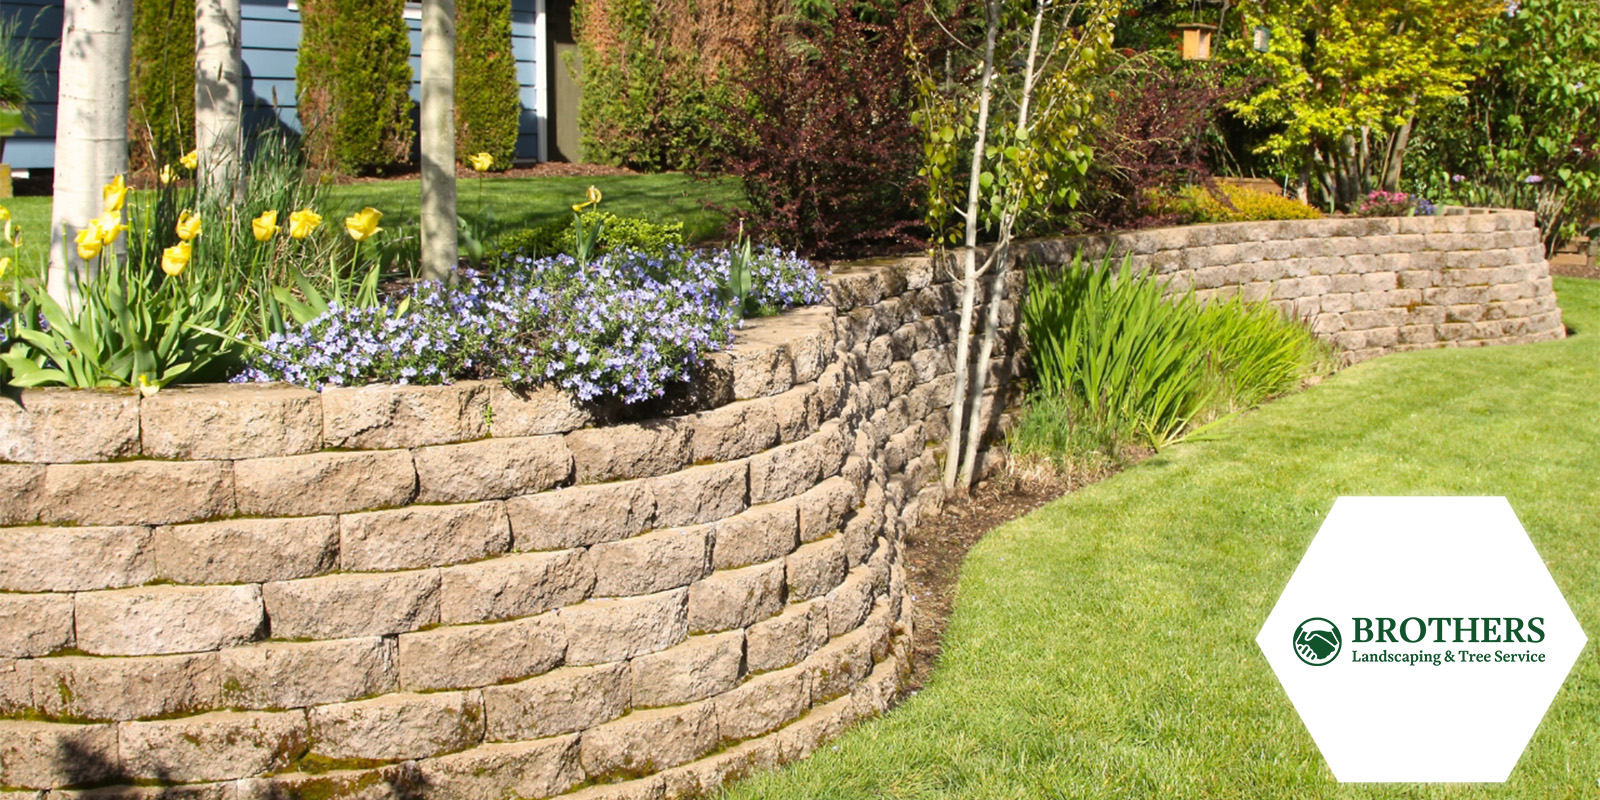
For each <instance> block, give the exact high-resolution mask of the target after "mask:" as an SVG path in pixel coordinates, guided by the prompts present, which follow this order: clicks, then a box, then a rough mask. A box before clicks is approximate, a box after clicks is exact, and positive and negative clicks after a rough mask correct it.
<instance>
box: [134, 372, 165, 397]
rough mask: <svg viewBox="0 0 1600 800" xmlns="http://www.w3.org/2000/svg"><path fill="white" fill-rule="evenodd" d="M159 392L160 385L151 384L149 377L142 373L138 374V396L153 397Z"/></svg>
mask: <svg viewBox="0 0 1600 800" xmlns="http://www.w3.org/2000/svg"><path fill="white" fill-rule="evenodd" d="M159 391H161V384H159V383H151V382H150V376H148V375H145V374H144V373H142V372H141V373H139V394H141V395H143V396H145V397H155V396H156V393H157V392H159Z"/></svg>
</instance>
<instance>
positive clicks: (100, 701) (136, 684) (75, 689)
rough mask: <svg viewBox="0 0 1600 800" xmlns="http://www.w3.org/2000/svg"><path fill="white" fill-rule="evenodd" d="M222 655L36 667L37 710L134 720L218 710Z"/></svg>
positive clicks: (46, 662)
mask: <svg viewBox="0 0 1600 800" xmlns="http://www.w3.org/2000/svg"><path fill="white" fill-rule="evenodd" d="M217 663H218V662H217V654H216V653H199V654H186V655H176V656H153V657H147V658H89V657H85V656H62V657H57V658H40V659H36V660H35V661H34V662H33V668H32V669H31V670H30V673H31V675H30V682H31V683H32V684H33V702H34V707H35V708H37V709H38V710H39V711H41V712H43V713H45V714H48V715H50V716H53V717H70V718H73V719H77V720H86V719H92V720H130V719H145V718H149V717H164V716H172V715H176V714H183V713H188V712H193V711H200V710H205V709H211V708H215V707H216V706H217V701H218V691H219V689H220V688H221V686H222V684H221V681H220V680H219V676H218V673H217Z"/></svg>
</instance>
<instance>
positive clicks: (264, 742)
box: [117, 711, 306, 783]
mask: <svg viewBox="0 0 1600 800" xmlns="http://www.w3.org/2000/svg"><path fill="white" fill-rule="evenodd" d="M117 732H118V740H119V744H120V750H121V754H122V766H123V769H124V770H125V772H126V774H127V776H128V777H131V778H134V779H136V780H148V781H154V780H160V781H163V782H172V783H194V782H198V781H221V780H231V779H233V778H246V777H252V776H256V775H264V774H266V773H268V772H273V771H276V770H281V769H284V768H286V767H288V766H289V765H290V764H291V763H293V762H294V760H295V759H297V758H299V757H300V755H301V754H302V753H304V752H305V746H306V716H305V712H302V711H287V712H281V713H267V712H259V711H252V712H232V711H218V712H213V713H210V714H201V715H199V716H194V717H181V718H179V719H169V720H161V721H158V722H124V723H122V724H120V725H119V726H118V731H117Z"/></svg>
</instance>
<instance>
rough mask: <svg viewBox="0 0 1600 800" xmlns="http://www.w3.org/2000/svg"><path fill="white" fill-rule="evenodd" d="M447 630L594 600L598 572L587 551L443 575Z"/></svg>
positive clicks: (484, 564) (466, 567)
mask: <svg viewBox="0 0 1600 800" xmlns="http://www.w3.org/2000/svg"><path fill="white" fill-rule="evenodd" d="M439 573H440V576H441V578H442V589H441V592H440V601H439V621H440V622H443V623H444V624H446V625H456V624H461V623H472V622H487V621H490V620H497V619H513V618H516V617H531V616H533V615H535V614H541V613H544V612H545V611H548V610H550V609H552V608H560V607H562V606H566V605H570V604H572V603H576V602H578V601H580V600H582V599H583V598H585V597H588V596H589V590H590V589H592V588H593V587H594V568H593V567H592V566H590V564H589V561H588V559H587V558H586V557H585V556H584V553H583V551H582V550H560V551H556V552H550V553H523V554H520V555H513V556H502V557H500V558H492V559H489V560H487V561H479V562H476V563H473V564H462V565H460V566H455V567H445V568H444V569H442V570H439Z"/></svg>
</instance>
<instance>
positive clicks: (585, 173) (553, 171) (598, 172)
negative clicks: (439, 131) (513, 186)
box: [333, 161, 641, 185]
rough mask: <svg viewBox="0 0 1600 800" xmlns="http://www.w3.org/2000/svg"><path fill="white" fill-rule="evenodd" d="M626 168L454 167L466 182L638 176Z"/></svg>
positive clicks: (407, 176) (411, 176) (559, 164)
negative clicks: (478, 169) (488, 169)
mask: <svg viewBox="0 0 1600 800" xmlns="http://www.w3.org/2000/svg"><path fill="white" fill-rule="evenodd" d="M639 174H641V173H638V172H635V171H633V170H631V169H628V168H627V167H609V166H606V165H604V164H571V163H568V162H565V161H542V162H539V163H537V164H532V165H529V166H526V167H513V168H511V169H508V170H506V171H505V172H474V171H473V169H472V168H471V167H468V166H464V165H461V164H457V165H456V178H457V179H458V180H468V179H472V178H490V179H493V178H601V177H607V176H615V175H639ZM420 175H421V173H418V172H414V171H413V172H402V173H396V174H393V175H384V176H382V177H376V178H351V177H339V178H335V179H334V180H333V183H335V184H339V185H346V184H352V183H382V182H384V181H395V180H415V179H416V178H418V177H419V176H420Z"/></svg>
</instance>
